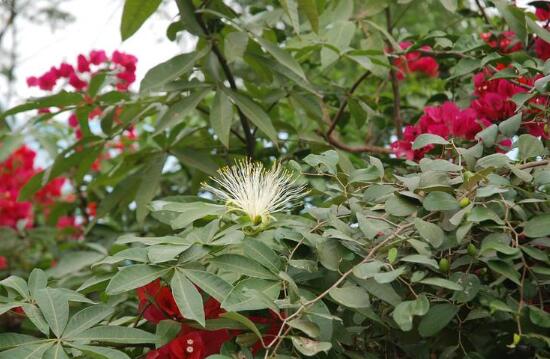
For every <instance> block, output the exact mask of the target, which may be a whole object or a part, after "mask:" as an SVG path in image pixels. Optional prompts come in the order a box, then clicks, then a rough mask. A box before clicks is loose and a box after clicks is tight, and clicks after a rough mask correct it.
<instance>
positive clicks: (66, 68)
mask: <svg viewBox="0 0 550 359" xmlns="http://www.w3.org/2000/svg"><path fill="white" fill-rule="evenodd" d="M57 72H58V74H59V76H60V77H64V78H69V76H71V75H72V74H74V67H73V66H72V65H69V64H68V63H66V62H63V63H62V64H61V65H59V68H58V69H57Z"/></svg>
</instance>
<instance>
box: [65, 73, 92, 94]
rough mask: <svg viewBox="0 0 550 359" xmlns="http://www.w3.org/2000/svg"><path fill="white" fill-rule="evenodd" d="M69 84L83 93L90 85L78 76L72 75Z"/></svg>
mask: <svg viewBox="0 0 550 359" xmlns="http://www.w3.org/2000/svg"><path fill="white" fill-rule="evenodd" d="M69 84H70V85H71V86H72V87H74V89H75V90H77V91H81V90H83V89H85V88H86V86H88V83H87V82H86V81H84V80H82V79H81V78H80V77H78V75H77V74H75V73H72V74H71V75H70V76H69Z"/></svg>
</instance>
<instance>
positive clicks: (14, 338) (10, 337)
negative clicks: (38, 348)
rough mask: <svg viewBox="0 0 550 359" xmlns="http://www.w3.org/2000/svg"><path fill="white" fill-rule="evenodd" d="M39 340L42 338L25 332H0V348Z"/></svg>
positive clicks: (4, 348)
mask: <svg viewBox="0 0 550 359" xmlns="http://www.w3.org/2000/svg"><path fill="white" fill-rule="evenodd" d="M41 340H42V339H38V338H35V337H32V336H30V335H26V334H18V333H0V350H6V349H9V348H13V347H17V346H21V345H29V344H31V343H33V342H39V341H41Z"/></svg>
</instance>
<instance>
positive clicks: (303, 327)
mask: <svg viewBox="0 0 550 359" xmlns="http://www.w3.org/2000/svg"><path fill="white" fill-rule="evenodd" d="M287 324H288V326H289V327H291V328H294V329H298V330H300V331H302V332H304V333H306V334H307V335H308V336H310V337H311V338H318V337H319V335H320V334H321V331H320V330H319V326H318V325H317V324H315V323H313V322H311V321H309V320H306V319H299V318H297V319H292V320H291V321H289V322H288V323H287Z"/></svg>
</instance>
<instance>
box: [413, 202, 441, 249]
mask: <svg viewBox="0 0 550 359" xmlns="http://www.w3.org/2000/svg"><path fill="white" fill-rule="evenodd" d="M431 193H437V192H431ZM439 193H443V192H439ZM414 226H415V227H416V230H417V231H418V233H419V234H420V237H422V238H423V239H424V240H426V241H427V242H428V243H430V244H431V245H432V247H434V248H437V247H439V246H441V244H443V240H444V239H445V233H444V232H443V230H442V229H441V228H440V227H439V226H438V225H436V224H433V223H430V222H426V221H423V220H421V219H420V218H415V220H414Z"/></svg>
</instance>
